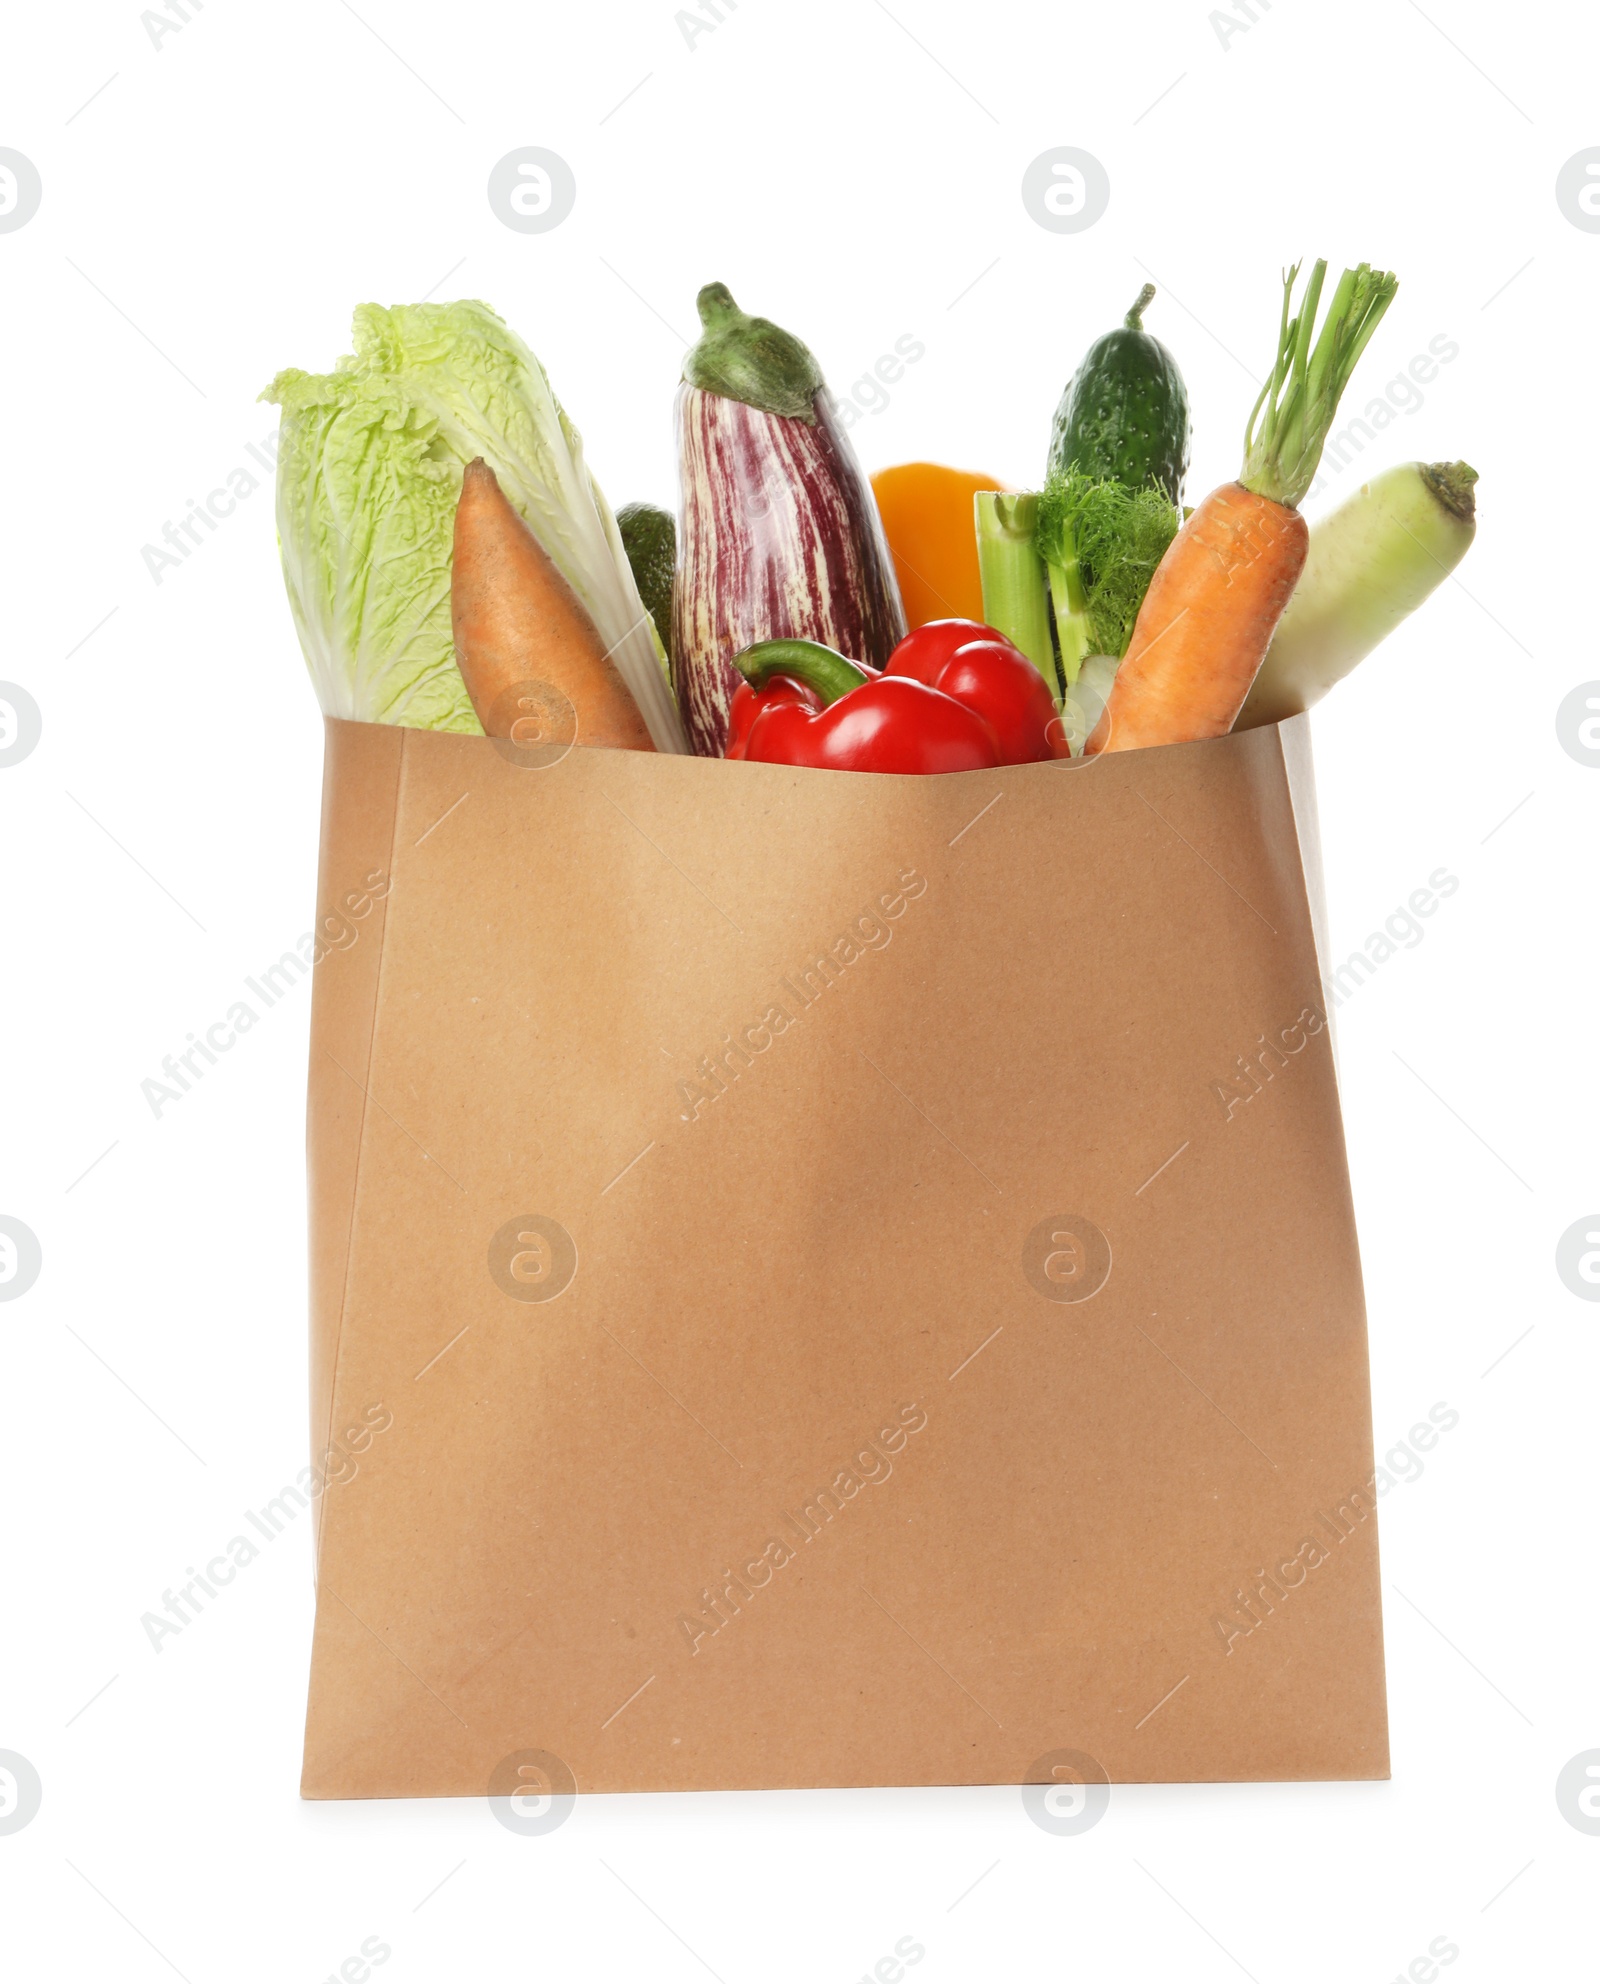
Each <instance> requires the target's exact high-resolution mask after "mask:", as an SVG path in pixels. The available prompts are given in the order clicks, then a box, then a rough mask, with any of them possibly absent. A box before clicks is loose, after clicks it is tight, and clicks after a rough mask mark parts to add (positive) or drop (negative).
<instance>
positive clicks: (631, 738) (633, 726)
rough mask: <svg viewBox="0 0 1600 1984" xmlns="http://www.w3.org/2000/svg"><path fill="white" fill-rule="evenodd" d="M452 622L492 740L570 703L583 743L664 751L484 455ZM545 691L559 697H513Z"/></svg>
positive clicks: (458, 541) (464, 524) (463, 515)
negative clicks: (533, 712) (532, 712)
mask: <svg viewBox="0 0 1600 1984" xmlns="http://www.w3.org/2000/svg"><path fill="white" fill-rule="evenodd" d="M450 618H451V623H452V626H453V627H454V630H455V644H456V661H457V662H458V664H459V665H460V668H461V676H462V680H463V681H464V682H465V683H466V685H467V694H468V695H469V696H470V697H471V698H472V707H473V708H474V709H475V710H476V711H477V713H478V721H479V722H480V723H481V724H482V725H483V727H484V729H485V731H486V732H487V733H488V734H489V735H490V736H491V737H509V736H512V735H513V734H514V731H513V727H514V726H515V725H517V724H518V723H519V721H524V720H525V719H526V717H527V714H528V710H529V709H530V708H531V707H533V704H537V706H538V709H539V711H540V712H541V714H542V715H543V716H544V717H546V718H548V716H549V713H550V706H551V704H552V701H554V702H555V704H556V706H557V707H559V698H562V697H564V698H565V699H566V702H567V703H569V704H570V705H571V707H572V709H573V710H574V711H575V712H576V715H577V740H578V742H579V743H581V744H607V745H611V746H613V747H614V748H617V749H620V750H625V751H653V750H654V749H655V746H654V745H653V744H652V743H651V741H650V733H649V731H648V730H647V729H646V728H645V722H644V718H643V717H642V716H641V715H640V714H639V706H638V704H637V703H636V702H635V701H634V700H633V697H632V696H631V695H630V694H629V693H628V689H627V687H626V685H625V684H624V682H623V680H622V677H621V675H620V674H619V673H618V672H617V668H616V664H615V663H614V662H613V661H612V660H611V657H610V656H609V655H608V654H607V653H606V650H605V645H604V643H603V642H602V641H601V639H600V636H599V633H598V632H597V631H596V629H595V624H594V621H593V620H592V619H591V618H590V617H589V613H588V610H587V608H586V607H585V606H584V604H583V602H582V600H580V599H579V598H578V595H577V594H576V593H575V592H574V591H573V590H572V587H571V586H570V585H568V583H567V581H566V580H565V579H564V578H563V577H562V575H561V573H560V572H559V571H558V570H557V568H556V566H555V564H554V562H553V561H552V559H551V557H550V555H549V553H548V552H547V551H546V550H545V548H544V546H543V545H542V544H541V543H540V542H539V540H538V539H537V538H536V537H535V536H534V534H533V532H532V531H531V530H529V528H528V526H527V525H526V524H525V523H524V522H523V521H522V519H521V517H519V516H518V515H517V512H516V511H515V510H514V509H513V508H512V506H511V504H510V503H509V502H508V501H507V500H506V496H505V492H504V491H503V490H502V489H501V487H500V483H499V480H498V478H497V477H496V475H495V472H494V470H493V469H492V468H490V467H489V465H488V463H487V462H485V461H484V460H483V459H482V458H481V457H480V458H479V459H477V460H475V461H470V462H468V464H467V467H466V472H465V474H464V475H463V477H462V479H461V497H460V500H459V502H458V503H457V504H456V529H455V553H454V558H453V561H452V564H451V569H450ZM543 685H548V686H549V688H552V689H554V690H556V691H557V692H558V694H557V698H556V699H551V698H550V697H548V696H540V695H535V696H534V698H533V703H530V701H529V697H528V696H527V695H526V694H525V695H524V696H522V697H521V698H518V697H516V696H513V695H512V694H511V691H512V690H513V689H517V688H522V689H524V690H527V689H529V688H530V687H532V688H533V689H534V690H537V689H539V688H540V687H542V686H543ZM515 734H517V735H518V736H519V737H520V735H521V732H517V733H515Z"/></svg>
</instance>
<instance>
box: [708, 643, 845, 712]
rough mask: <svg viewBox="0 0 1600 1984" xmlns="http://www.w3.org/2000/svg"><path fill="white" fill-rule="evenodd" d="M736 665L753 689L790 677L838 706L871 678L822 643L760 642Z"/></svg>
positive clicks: (735, 661) (736, 659) (740, 656)
mask: <svg viewBox="0 0 1600 1984" xmlns="http://www.w3.org/2000/svg"><path fill="white" fill-rule="evenodd" d="M733 665H734V667H735V668H737V669H738V671H739V673H740V674H741V675H742V676H743V677H744V679H745V680H746V681H747V682H748V683H749V684H750V686H751V688H752V689H764V688H765V687H766V686H767V684H768V683H769V682H770V681H771V680H772V678H773V676H774V675H787V676H789V677H790V678H791V680H793V681H795V682H800V683H803V684H804V686H805V687H806V688H808V689H811V690H814V691H815V692H816V694H817V695H819V696H820V697H821V698H822V701H823V703H824V705H826V704H828V703H836V702H837V701H838V700H839V698H840V697H841V696H847V695H848V694H849V693H850V691H851V690H852V689H859V688H860V687H861V685H862V683H863V682H866V681H868V680H870V677H868V675H867V674H866V673H865V672H864V671H863V670H862V669H859V668H857V667H856V665H855V663H854V662H853V661H846V659H845V658H844V656H843V655H842V654H836V653H835V652H834V650H833V649H832V648H825V647H824V646H823V645H822V643H821V642H820V641H795V640H777V641H757V642H756V643H755V644H754V645H753V646H752V647H748V648H745V649H743V650H742V651H741V652H740V653H738V654H736V655H735V656H734V658H733Z"/></svg>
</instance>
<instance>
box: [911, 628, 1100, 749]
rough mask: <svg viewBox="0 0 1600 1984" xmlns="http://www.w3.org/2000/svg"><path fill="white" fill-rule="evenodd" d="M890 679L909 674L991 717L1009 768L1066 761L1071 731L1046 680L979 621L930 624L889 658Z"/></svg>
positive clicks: (993, 631)
mask: <svg viewBox="0 0 1600 1984" xmlns="http://www.w3.org/2000/svg"><path fill="white" fill-rule="evenodd" d="M883 672H884V674H885V675H910V676H913V677H914V678H915V679H916V680H917V681H918V682H926V683H927V685H928V686H929V688H930V689H937V690H939V691H940V692H941V694H943V695H946V696H954V697H955V699H956V701H957V702H958V703H965V704H966V706H967V707H968V709H973V710H976V711H977V712H978V714H979V715H980V716H981V717H983V718H984V720H985V721H986V722H987V723H988V725H989V728H990V729H991V730H992V731H993V732H994V734H995V741H996V743H998V745H999V747H1000V762H1001V764H1003V765H1031V764H1036V763H1037V762H1038V761H1039V760H1041V759H1043V758H1064V757H1066V755H1067V741H1066V732H1065V731H1064V730H1063V728H1062V725H1061V718H1060V716H1059V715H1058V713H1057V711H1056V704H1055V698H1054V696H1052V695H1051V693H1050V690H1049V688H1048V686H1047V685H1046V683H1045V679H1044V677H1043V676H1042V675H1041V674H1040V673H1039V671H1038V669H1037V668H1035V667H1034V665H1033V663H1032V662H1031V661H1029V659H1028V657H1027V656H1026V655H1025V654H1023V653H1022V652H1021V650H1020V649H1019V648H1016V647H1014V646H1013V645H1012V643H1011V642H1010V641H1008V640H1007V639H1006V637H1005V635H1004V634H997V633H996V632H995V630H994V628H993V627H985V626H984V625H983V623H982V622H981V621H978V620H929V621H927V622H926V623H925V624H924V625H923V626H921V627H918V628H916V629H914V630H913V631H912V632H911V633H909V634H907V635H906V637H905V639H904V640H903V641H902V642H901V643H900V645H899V646H898V647H897V648H896V649H895V651H894V653H893V654H891V655H890V657H889V659H888V662H887V663H886V664H885V667H884V671H883Z"/></svg>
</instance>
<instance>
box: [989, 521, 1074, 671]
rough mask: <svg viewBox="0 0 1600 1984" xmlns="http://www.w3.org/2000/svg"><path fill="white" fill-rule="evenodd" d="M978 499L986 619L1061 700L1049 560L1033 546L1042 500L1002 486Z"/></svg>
mask: <svg viewBox="0 0 1600 1984" xmlns="http://www.w3.org/2000/svg"><path fill="white" fill-rule="evenodd" d="M972 500H973V515H974V519H975V522H976V525H977V532H978V569H979V572H980V573H981V575H982V578H983V617H984V619H985V620H986V621H987V622H988V624H989V625H990V626H991V627H993V628H994V630H995V631H996V633H1000V634H1004V635H1005V637H1006V639H1007V640H1008V641H1010V642H1011V644H1012V645H1013V646H1014V647H1018V648H1020V649H1021V650H1022V652H1023V653H1024V654H1025V655H1026V656H1027V657H1028V659H1029V661H1031V662H1032V663H1033V665H1034V667H1035V668H1037V669H1038V671H1039V673H1040V674H1041V675H1042V676H1043V677H1044V679H1045V681H1046V682H1048V683H1049V685H1050V693H1051V695H1052V696H1054V697H1055V699H1056V701H1057V702H1058V703H1059V702H1060V700H1061V685H1060V681H1059V679H1058V677H1057V675H1056V660H1055V651H1054V649H1053V648H1052V646H1051V644H1050V614H1049V610H1048V608H1047V606H1046V603H1045V574H1044V563H1043V560H1042V559H1041V558H1040V556H1039V553H1038V551H1037V550H1036V548H1035V546H1034V541H1033V539H1034V531H1035V529H1036V527H1037V524H1038V514H1039V499H1038V497H1037V496H1033V495H1026V494H1024V495H1012V494H1009V493H1006V492H1002V491H998V490H989V489H986V490H980V491H979V493H978V494H977V495H976V496H975V497H974V498H973V499H972Z"/></svg>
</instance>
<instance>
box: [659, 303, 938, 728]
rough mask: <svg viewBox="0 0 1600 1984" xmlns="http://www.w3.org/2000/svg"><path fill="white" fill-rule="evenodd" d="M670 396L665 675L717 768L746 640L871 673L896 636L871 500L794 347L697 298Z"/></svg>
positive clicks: (818, 384) (900, 622)
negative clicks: (696, 316) (801, 648)
mask: <svg viewBox="0 0 1600 1984" xmlns="http://www.w3.org/2000/svg"><path fill="white" fill-rule="evenodd" d="M698 303H699V310H700V321H701V324H702V325H703V326H704V335H703V336H702V337H701V339H700V342H699V343H698V344H697V345H695V346H694V347H693V349H692V350H691V351H690V353H689V355H688V357H687V358H686V359H685V361H684V367H683V383H682V385H681V386H680V387H679V388H678V471H679V477H680V482H681V492H682V493H681V508H680V512H679V524H678V564H677V571H676V574H675V576H674V585H673V614H672V617H673V641H672V652H673V675H674V681H675V684H676V687H677V691H678V702H679V705H680V707H681V708H682V711H683V718H684V722H685V724H686V726H687V728H688V732H689V741H690V746H691V748H692V749H693V750H694V751H695V752H697V753H698V754H699V755H700V756H701V757H709V758H715V757H721V755H722V753H723V750H724V748H725V747H726V745H727V741H728V706H729V704H730V703H731V702H732V700H733V692H734V691H735V689H737V688H738V686H739V684H740V682H741V680H742V679H743V678H742V677H741V676H740V674H739V671H738V670H737V669H736V668H735V667H734V665H733V657H734V656H735V655H736V654H737V653H738V652H739V651H740V649H741V648H746V647H749V646H750V645H751V644H752V643H753V642H755V641H767V640H775V639H781V638H784V637H793V638H796V639H800V640H810V641H820V642H821V643H822V644H823V646H824V647H830V648H834V649H836V650H837V651H838V652H839V653H840V654H844V655H848V656H849V657H850V659H851V660H852V661H861V662H866V663H868V664H869V665H870V666H872V667H873V668H881V667H882V666H883V665H884V663H885V662H886V661H887V660H888V658H889V655H890V652H891V650H892V649H893V648H894V646H895V643H896V642H897V641H899V640H900V638H901V637H902V636H903V635H904V633H905V631H906V620H905V612H904V609H903V608H902V607H901V604H900V589H899V587H898V585H897V584H896V583H895V576H894V565H893V563H892V562H891V560H890V557H889V550H888V546H887V545H886V543H885V542H884V536H883V526H882V524H881V523H880V522H879V520H878V506H877V504H876V502H875V501H874V500H873V495H872V489H871V486H870V485H869V483H868V481H867V478H866V477H865V476H864V475H863V474H862V472H861V467H860V464H859V463H858V462H857V461H856V456H855V450H854V449H853V448H852V447H851V445H850V440H849V436H848V435H847V434H846V432H845V429H844V427H843V425H842V424H841V423H840V421H839V418H838V415H837V413H836V412H835V410H834V406H833V401H832V399H831V397H830V395H829V393H828V389H827V386H826V385H825V384H824V382H823V378H822V372H821V368H820V367H819V366H818V364H817V361H816V360H815V359H814V358H813V357H812V355H811V353H810V352H809V351H808V350H807V349H806V347H805V346H804V345H803V344H802V343H801V342H800V340H799V339H798V338H796V337H791V336H790V335H789V333H788V332H787V331H783V330H780V329H779V328H778V326H777V325H776V324H770V323H768V322H767V320H766V319H765V318H764V317H749V316H746V314H745V313H744V311H742V310H741V309H740V308H739V307H738V305H737V304H736V303H735V302H734V300H733V298H732V296H730V295H729V293H728V291H727V290H726V289H725V288H724V287H723V285H722V284H721V283H711V284H709V285H708V286H707V287H706V288H705V289H703V290H701V292H700V295H699V299H698Z"/></svg>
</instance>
